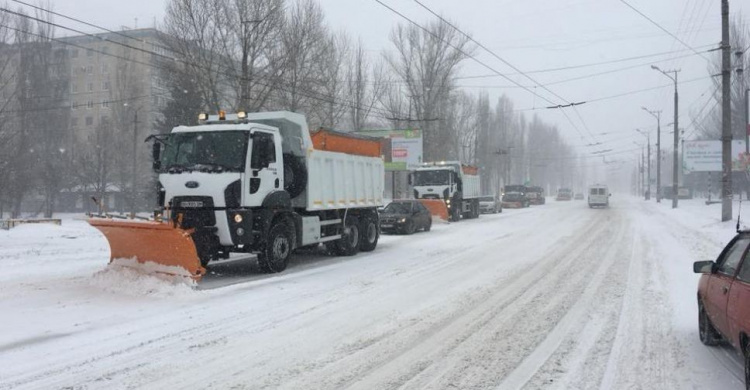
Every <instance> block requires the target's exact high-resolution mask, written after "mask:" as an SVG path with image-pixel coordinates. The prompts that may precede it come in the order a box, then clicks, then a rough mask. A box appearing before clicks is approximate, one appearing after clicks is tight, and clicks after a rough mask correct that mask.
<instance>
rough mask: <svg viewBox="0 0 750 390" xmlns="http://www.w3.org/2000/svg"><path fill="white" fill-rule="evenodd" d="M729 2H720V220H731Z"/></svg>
mask: <svg viewBox="0 0 750 390" xmlns="http://www.w3.org/2000/svg"><path fill="white" fill-rule="evenodd" d="M730 62H731V57H730V43H729V0H721V95H722V96H721V118H722V119H721V127H722V131H721V220H722V222H724V221H729V220H731V219H732V101H731V96H732V91H731V89H730V87H731V84H730V83H731V81H732V72H731V70H730V68H731V64H730Z"/></svg>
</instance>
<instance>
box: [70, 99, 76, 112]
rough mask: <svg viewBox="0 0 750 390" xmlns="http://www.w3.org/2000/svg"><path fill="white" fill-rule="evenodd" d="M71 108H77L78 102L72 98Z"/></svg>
mask: <svg viewBox="0 0 750 390" xmlns="http://www.w3.org/2000/svg"><path fill="white" fill-rule="evenodd" d="M70 109H71V110H77V109H78V102H77V101H75V100H73V102H72V103H71V104H70Z"/></svg>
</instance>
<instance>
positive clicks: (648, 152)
mask: <svg viewBox="0 0 750 390" xmlns="http://www.w3.org/2000/svg"><path fill="white" fill-rule="evenodd" d="M635 131H637V132H639V133H641V135H643V136H644V137H646V149H647V150H646V155H647V156H648V157H647V158H646V160H647V161H648V163H647V165H648V167H647V168H646V171H647V173H646V176H647V178H646V195H645V196H644V198H645V199H646V200H649V199H651V133H650V132H649V133H645V132H643V131H641V129H635Z"/></svg>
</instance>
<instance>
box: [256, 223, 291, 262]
mask: <svg viewBox="0 0 750 390" xmlns="http://www.w3.org/2000/svg"><path fill="white" fill-rule="evenodd" d="M293 248H294V246H293V242H292V234H291V232H290V231H289V226H287V224H286V223H284V222H279V223H277V224H276V225H274V226H272V227H271V229H270V230H269V231H268V237H267V241H266V244H265V246H264V248H263V250H262V251H261V252H260V253H258V265H259V266H260V269H261V270H262V271H263V272H266V273H277V272H281V271H284V270H285V269H286V267H287V265H288V264H289V258H290V257H291V256H292V250H293Z"/></svg>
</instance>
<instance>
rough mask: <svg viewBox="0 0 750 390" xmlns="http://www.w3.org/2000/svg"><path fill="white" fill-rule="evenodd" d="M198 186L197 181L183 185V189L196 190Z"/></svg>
mask: <svg viewBox="0 0 750 390" xmlns="http://www.w3.org/2000/svg"><path fill="white" fill-rule="evenodd" d="M198 186H199V184H198V182H197V181H189V182H187V183H185V187H187V188H198Z"/></svg>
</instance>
